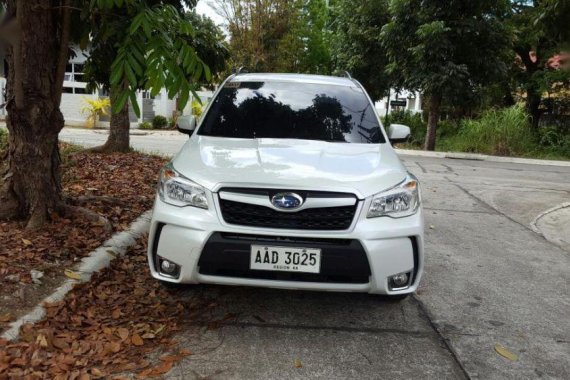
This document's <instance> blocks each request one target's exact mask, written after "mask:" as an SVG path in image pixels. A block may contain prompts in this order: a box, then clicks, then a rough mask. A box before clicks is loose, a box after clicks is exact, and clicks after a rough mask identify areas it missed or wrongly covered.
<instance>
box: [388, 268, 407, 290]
mask: <svg viewBox="0 0 570 380" xmlns="http://www.w3.org/2000/svg"><path fill="white" fill-rule="evenodd" d="M409 282H410V273H409V272H408V273H398V274H396V275H394V276H392V277H390V288H391V289H392V290H394V289H398V288H407V287H408V286H409Z"/></svg>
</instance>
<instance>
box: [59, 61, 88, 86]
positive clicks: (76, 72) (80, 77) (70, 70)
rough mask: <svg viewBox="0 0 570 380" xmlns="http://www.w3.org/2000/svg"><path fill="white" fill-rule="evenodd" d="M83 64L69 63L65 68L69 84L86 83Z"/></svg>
mask: <svg viewBox="0 0 570 380" xmlns="http://www.w3.org/2000/svg"><path fill="white" fill-rule="evenodd" d="M83 68H84V65H83V64H82V63H68V64H67V65H66V67H65V79H64V80H66V81H68V82H82V83H84V82H85V76H84V74H83Z"/></svg>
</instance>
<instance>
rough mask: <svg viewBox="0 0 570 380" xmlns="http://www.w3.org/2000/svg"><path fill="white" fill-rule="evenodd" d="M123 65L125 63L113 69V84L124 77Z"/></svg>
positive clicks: (111, 80)
mask: <svg viewBox="0 0 570 380" xmlns="http://www.w3.org/2000/svg"><path fill="white" fill-rule="evenodd" d="M123 66H124V65H123V64H120V65H117V66H115V67H114V68H112V69H111V79H110V81H109V82H110V83H111V86H115V85H118V84H119V83H120V82H121V80H122V79H123V73H124V71H123Z"/></svg>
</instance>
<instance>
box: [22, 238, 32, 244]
mask: <svg viewBox="0 0 570 380" xmlns="http://www.w3.org/2000/svg"><path fill="white" fill-rule="evenodd" d="M22 243H24V244H25V245H32V242H31V241H29V240H28V239H22Z"/></svg>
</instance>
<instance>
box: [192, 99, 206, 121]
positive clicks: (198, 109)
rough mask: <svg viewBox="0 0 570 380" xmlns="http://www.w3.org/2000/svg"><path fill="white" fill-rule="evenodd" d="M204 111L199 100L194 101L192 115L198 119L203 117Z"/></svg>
mask: <svg viewBox="0 0 570 380" xmlns="http://www.w3.org/2000/svg"><path fill="white" fill-rule="evenodd" d="M203 111H204V110H203V108H202V105H201V104H200V103H199V102H198V101H197V100H193V101H192V115H194V116H195V117H196V118H199V117H200V116H201V115H202V112H203Z"/></svg>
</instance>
